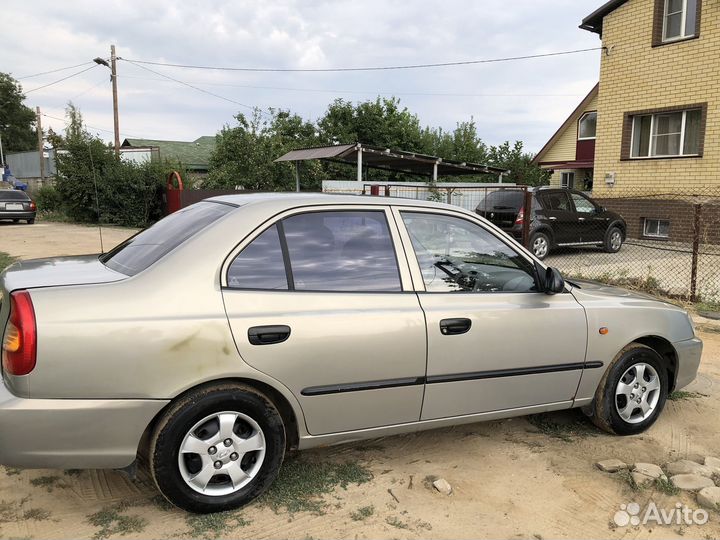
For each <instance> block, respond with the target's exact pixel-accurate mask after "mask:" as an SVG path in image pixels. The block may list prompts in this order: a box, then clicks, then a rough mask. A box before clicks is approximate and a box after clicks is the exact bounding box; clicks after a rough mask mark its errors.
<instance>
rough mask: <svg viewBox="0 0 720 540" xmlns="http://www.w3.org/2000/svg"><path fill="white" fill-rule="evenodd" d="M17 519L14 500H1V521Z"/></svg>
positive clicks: (6, 521)
mask: <svg viewBox="0 0 720 540" xmlns="http://www.w3.org/2000/svg"><path fill="white" fill-rule="evenodd" d="M10 521H15V505H14V504H13V502H12V501H0V523H9V522H10Z"/></svg>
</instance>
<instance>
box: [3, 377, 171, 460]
mask: <svg viewBox="0 0 720 540" xmlns="http://www.w3.org/2000/svg"><path fill="white" fill-rule="evenodd" d="M167 403H168V401H165V400H143V399H127V400H122V399H107V400H103V399H25V398H19V397H17V396H15V395H14V394H12V393H11V392H10V391H9V390H8V389H7V387H6V386H5V384H4V383H3V382H2V381H0V464H2V465H8V466H12V467H22V468H29V469H33V468H59V469H111V468H122V467H126V466H128V465H130V464H131V463H132V462H133V460H134V459H135V456H136V454H137V449H138V445H139V443H140V438H141V437H142V434H143V432H144V431H145V428H146V427H147V426H148V425H149V424H150V422H151V421H152V419H153V418H154V417H155V415H156V414H157V413H158V412H160V410H162V408H163V407H164V406H165V405H166V404H167Z"/></svg>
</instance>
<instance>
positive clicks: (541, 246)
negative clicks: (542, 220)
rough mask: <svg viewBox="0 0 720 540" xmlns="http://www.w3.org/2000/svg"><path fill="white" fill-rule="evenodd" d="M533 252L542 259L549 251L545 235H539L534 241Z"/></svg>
mask: <svg viewBox="0 0 720 540" xmlns="http://www.w3.org/2000/svg"><path fill="white" fill-rule="evenodd" d="M532 248H533V253H534V254H535V256H536V257H538V258H540V259H542V258H543V257H544V256H545V255H547V252H548V243H547V240H546V239H545V237H544V236H538V237H537V238H535V240H534V241H533V245H532Z"/></svg>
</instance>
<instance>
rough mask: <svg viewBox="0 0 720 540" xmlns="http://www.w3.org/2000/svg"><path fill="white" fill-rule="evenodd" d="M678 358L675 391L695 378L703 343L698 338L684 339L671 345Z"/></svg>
mask: <svg viewBox="0 0 720 540" xmlns="http://www.w3.org/2000/svg"><path fill="white" fill-rule="evenodd" d="M673 346H674V347H675V351H677V356H678V367H677V374H676V376H675V390H680V389H681V388H684V387H685V386H687V385H688V384H690V383H691V382H693V381H694V380H695V377H697V372H698V368H699V367H700V357H701V356H702V350H703V343H702V341H701V340H700V338H692V339H686V340H684V341H677V342H675V343H673Z"/></svg>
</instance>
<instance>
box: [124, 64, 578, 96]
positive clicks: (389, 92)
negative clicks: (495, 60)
mask: <svg viewBox="0 0 720 540" xmlns="http://www.w3.org/2000/svg"><path fill="white" fill-rule="evenodd" d="M138 67H140V66H138ZM118 77H119V78H121V79H137V80H142V81H159V82H168V81H165V80H163V79H158V78H156V77H136V76H133V75H118ZM188 83H189V84H197V85H200V86H226V87H230V88H250V89H255V90H283V91H291V92H311V93H312V92H317V93H325V94H363V95H365V94H373V95H375V94H382V95H393V96H439V97H580V96H583V95H584V94H460V93H453V92H403V91H392V90H333V89H324V88H293V87H285V86H254V85H247V84H230V83H211V82H194V81H192V82H191V81H188Z"/></svg>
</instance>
